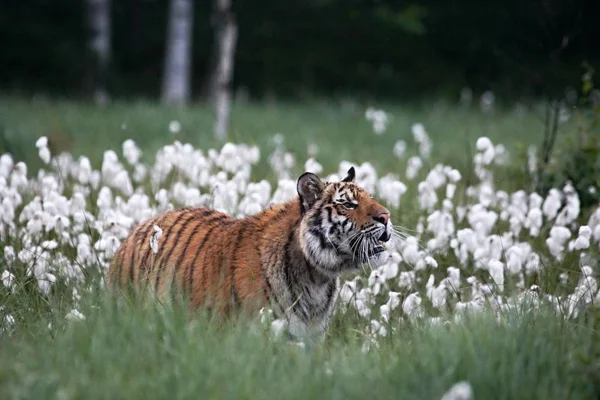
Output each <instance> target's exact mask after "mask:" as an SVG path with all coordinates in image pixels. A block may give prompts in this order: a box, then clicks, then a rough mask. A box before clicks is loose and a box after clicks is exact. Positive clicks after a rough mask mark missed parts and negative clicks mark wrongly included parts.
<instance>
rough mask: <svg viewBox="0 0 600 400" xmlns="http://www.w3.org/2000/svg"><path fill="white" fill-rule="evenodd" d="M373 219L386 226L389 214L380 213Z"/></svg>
mask: <svg viewBox="0 0 600 400" xmlns="http://www.w3.org/2000/svg"><path fill="white" fill-rule="evenodd" d="M373 219H374V220H375V221H377V222H379V223H381V224H383V225H387V223H388V221H389V220H390V213H389V212H388V211H382V212H380V213H379V214H377V215H376V216H374V217H373Z"/></svg>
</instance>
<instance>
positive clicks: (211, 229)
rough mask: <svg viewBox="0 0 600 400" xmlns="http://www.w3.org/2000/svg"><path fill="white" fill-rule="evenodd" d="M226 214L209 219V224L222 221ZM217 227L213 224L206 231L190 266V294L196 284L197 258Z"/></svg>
mask: <svg viewBox="0 0 600 400" xmlns="http://www.w3.org/2000/svg"><path fill="white" fill-rule="evenodd" d="M225 217H226V216H225V215H224V214H223V215H219V216H218V217H216V218H213V219H211V220H209V221H206V222H207V224H211V225H212V223H213V222H218V221H222V220H223V219H225ZM216 227H217V225H213V226H211V227H210V229H209V230H208V231H206V233H205V234H204V237H203V238H202V242H200V245H199V246H198V249H197V250H196V255H195V256H194V259H193V260H192V265H191V266H190V272H189V274H188V279H187V280H188V283H189V292H190V295H191V293H192V291H193V284H194V268H195V267H196V260H197V259H198V256H199V255H200V253H201V252H202V248H203V247H204V245H205V244H206V241H207V240H208V237H209V236H210V234H211V233H212V231H213V229H215V228H216Z"/></svg>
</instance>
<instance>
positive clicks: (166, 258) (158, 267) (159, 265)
mask: <svg viewBox="0 0 600 400" xmlns="http://www.w3.org/2000/svg"><path fill="white" fill-rule="evenodd" d="M186 211H187V210H186ZM186 215H188V216H189V214H188V213H187V212H183V211H182V212H181V214H179V216H177V219H176V220H175V221H174V222H173V223H172V224H171V225H170V226H169V229H168V230H167V233H166V235H165V241H164V245H165V246H166V245H167V241H168V240H169V236H170V235H171V233H172V232H173V231H174V228H175V227H176V226H177V224H178V223H179V222H181V220H183V218H184V217H185V216H186ZM194 218H196V214H192V215H191V216H189V218H187V219H186V220H185V222H184V223H183V226H182V227H181V228H180V229H178V230H177V233H176V234H175V240H174V241H173V246H171V248H170V249H167V253H166V255H165V256H164V257H162V255H163V254H164V253H163V254H161V257H160V261H158V263H157V265H156V279H155V281H154V290H155V291H157V290H158V286H159V285H160V275H161V273H162V270H163V268H162V267H163V264H165V265H166V263H168V262H169V258H171V254H173V251H175V248H176V247H177V244H178V241H179V236H181V232H182V231H183V230H184V229H185V228H186V227H187V225H188V224H189V222H190V221H191V220H193V219H194Z"/></svg>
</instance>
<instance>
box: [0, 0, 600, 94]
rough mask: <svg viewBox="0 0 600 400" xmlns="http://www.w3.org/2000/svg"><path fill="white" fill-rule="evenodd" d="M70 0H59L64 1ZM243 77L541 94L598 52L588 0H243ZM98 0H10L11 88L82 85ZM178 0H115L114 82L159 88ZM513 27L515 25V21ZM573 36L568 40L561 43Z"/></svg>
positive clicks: (267, 82)
mask: <svg viewBox="0 0 600 400" xmlns="http://www.w3.org/2000/svg"><path fill="white" fill-rule="evenodd" d="M55 3H56V4H55ZM232 3H233V8H234V9H233V11H234V12H235V15H236V20H237V22H238V25H239V42H238V47H237V49H236V60H235V61H236V63H235V74H234V79H235V82H234V83H235V86H236V87H238V88H244V89H246V90H248V91H249V92H250V94H251V95H254V96H264V97H267V98H268V97H270V96H271V95H273V94H275V95H277V96H286V97H287V96H293V97H300V96H309V95H310V94H314V93H317V94H336V95H337V94H344V93H352V94H353V95H365V96H368V97H370V96H373V95H377V96H380V95H385V96H390V97H396V98H397V97H398V96H402V98H406V97H408V96H414V97H421V96H430V95H436V94H438V92H445V93H444V94H448V95H450V96H452V97H453V98H455V97H456V95H457V93H458V91H459V90H460V89H461V88H462V87H463V86H470V87H472V88H474V89H475V91H476V93H481V92H482V91H484V90H486V89H492V90H494V92H496V93H497V94H500V93H504V94H505V95H507V96H509V95H512V96H513V97H517V96H520V95H526V96H527V95H532V96H539V95H541V94H544V93H547V92H556V91H557V90H562V89H563V87H564V85H565V84H566V83H567V82H569V81H572V79H573V77H574V76H575V75H576V74H577V69H578V67H579V63H580V62H581V60H582V59H583V58H585V57H595V58H592V59H590V62H595V63H598V62H599V61H600V60H599V59H598V57H597V53H596V52H595V50H596V38H597V37H599V36H600V32H599V30H598V29H599V28H598V27H599V25H598V24H597V20H596V18H595V16H596V15H598V13H599V11H600V9H599V5H600V3H598V2H595V1H588V0H550V1H543V2H542V1H525V2H523V1H521V0H493V1H485V2H472V1H471V2H468V1H465V0H445V1H439V0H420V1H411V2H406V1H400V0H393V1H389V0H388V1H375V0H347V1H343V0H311V1H307V0H288V1H285V2H273V1H244V0H235V1H233V2H232ZM85 5H86V3H85V2H83V1H80V0H62V1H59V2H51V1H47V0H29V1H25V2H19V1H4V2H1V3H0V48H2V49H3V53H2V63H0V84H1V85H2V88H3V89H4V90H16V91H24V92H40V91H50V92H53V93H59V94H61V95H63V94H65V93H80V92H81V89H82V87H83V83H84V81H85V78H86V73H87V71H86V69H87V66H88V65H89V63H90V57H89V54H88V51H89V50H88V47H87V40H88V37H89V35H88V34H89V32H88V27H87V26H86V15H85V12H86V9H85ZM212 5H213V1H212V0H203V1H196V2H194V19H195V20H194V25H193V71H194V74H193V86H194V89H195V93H196V94H201V93H202V89H203V88H205V84H206V79H207V77H208V71H209V68H210V66H211V65H212V63H213V62H214V60H212V57H213V53H214V48H213V44H214V37H213V32H212V26H211V12H212ZM167 6H168V1H154V0H151V1H144V0H120V1H112V2H111V9H112V13H111V17H112V26H111V28H112V47H113V48H112V56H111V63H110V79H109V89H110V90H109V91H110V93H111V94H112V95H116V96H120V95H122V96H128V97H129V96H132V95H133V96H157V95H158V93H159V90H160V87H161V78H162V69H163V61H164V54H165V49H164V46H165V34H166V30H167V29H166V19H167V15H168V12H167ZM507 27H510V29H507ZM565 40H566V41H567V42H568V45H567V46H566V48H562V47H561V43H562V42H563V41H565Z"/></svg>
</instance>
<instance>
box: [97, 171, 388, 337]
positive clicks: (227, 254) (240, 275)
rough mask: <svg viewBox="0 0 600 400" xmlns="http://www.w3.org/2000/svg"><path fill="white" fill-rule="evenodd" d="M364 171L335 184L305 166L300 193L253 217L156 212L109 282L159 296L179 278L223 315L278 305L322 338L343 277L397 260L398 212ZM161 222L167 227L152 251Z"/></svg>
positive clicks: (131, 238)
mask: <svg viewBox="0 0 600 400" xmlns="http://www.w3.org/2000/svg"><path fill="white" fill-rule="evenodd" d="M355 178H356V171H355V169H354V167H351V168H350V169H349V170H348V171H347V176H346V177H345V178H343V179H341V180H340V181H336V182H323V181H321V179H320V178H319V177H318V176H317V175H315V174H314V173H311V172H305V173H303V174H302V175H300V177H299V178H298V179H297V182H296V191H297V194H298V195H297V196H294V198H293V199H291V200H289V201H287V202H284V203H278V204H273V205H271V206H270V207H268V208H265V209H263V210H262V211H260V212H258V213H257V214H255V215H251V216H247V217H244V218H234V217H232V216H230V215H228V214H226V213H223V212H219V211H216V210H213V209H210V208H201V207H188V208H181V209H174V210H170V211H167V212H165V213H163V214H161V215H158V216H155V217H153V218H150V219H148V220H146V221H145V222H143V223H140V224H139V225H138V226H137V227H135V228H134V229H133V230H132V231H131V233H130V234H129V235H128V236H127V238H126V239H125V240H124V241H123V243H122V244H121V245H120V246H119V248H118V249H117V251H116V252H115V255H114V258H113V260H112V261H111V265H110V267H109V271H108V279H107V282H108V284H109V285H111V286H114V287H124V285H132V286H137V285H140V284H142V285H150V289H151V291H153V293H155V294H156V295H157V296H161V293H167V291H168V290H169V287H170V286H171V285H173V284H175V285H177V286H176V287H178V288H179V289H180V290H183V291H184V292H185V293H186V294H187V297H186V299H187V300H186V301H187V303H189V306H191V308H192V309H198V308H199V307H200V306H209V308H210V309H211V310H215V311H217V312H218V313H225V314H228V313H230V312H232V311H233V310H242V309H247V310H250V311H252V312H257V313H258V311H260V309H261V308H263V307H265V308H266V307H271V310H272V312H273V315H274V317H276V318H281V319H284V320H286V321H287V322H288V324H287V331H288V333H289V334H290V335H291V336H292V337H295V338H302V337H306V336H308V335H317V336H319V335H321V334H323V333H324V332H325V331H326V329H327V327H328V325H329V323H330V320H331V317H332V314H333V310H334V305H335V301H336V297H337V295H338V290H339V286H340V276H341V275H342V274H345V273H356V272H358V271H360V270H361V269H362V268H364V267H365V266H367V265H368V266H371V267H378V266H380V265H382V264H384V263H385V262H386V261H387V260H388V259H389V258H390V253H389V252H388V251H387V250H386V246H385V243H386V242H388V241H389V240H390V238H391V237H392V233H393V225H392V222H391V220H390V211H389V210H388V209H387V208H386V207H384V206H383V205H381V204H380V203H378V202H377V201H376V200H375V199H374V198H373V197H372V196H371V195H370V194H369V192H368V191H366V190H365V189H363V188H361V187H359V186H358V185H357V184H356V181H355ZM155 227H158V228H160V229H161V230H162V232H163V234H162V235H161V236H160V237H159V238H158V242H157V243H155V244H154V249H152V248H151V245H150V242H151V241H152V240H155V241H156V236H154V235H155V230H156V229H157V228H155ZM255 315H256V314H255Z"/></svg>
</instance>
